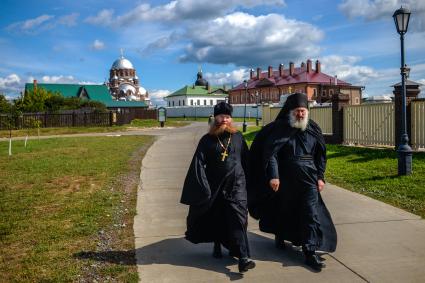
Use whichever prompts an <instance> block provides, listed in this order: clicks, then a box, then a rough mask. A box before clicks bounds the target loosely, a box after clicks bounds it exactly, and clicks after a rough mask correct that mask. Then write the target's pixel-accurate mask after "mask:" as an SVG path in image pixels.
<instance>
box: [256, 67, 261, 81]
mask: <svg viewBox="0 0 425 283" xmlns="http://www.w3.org/2000/svg"><path fill="white" fill-rule="evenodd" d="M260 78H261V68H260V67H258V68H257V80H259V79H260Z"/></svg>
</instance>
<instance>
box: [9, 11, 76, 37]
mask: <svg viewBox="0 0 425 283" xmlns="http://www.w3.org/2000/svg"><path fill="white" fill-rule="evenodd" d="M78 16H79V14H78V13H72V14H69V15H64V16H61V17H59V18H57V19H56V16H53V15H46V14H45V15H41V16H38V17H36V18H34V19H29V20H25V21H21V22H16V23H12V24H10V25H9V26H7V27H6V30H8V31H12V32H22V33H26V34H38V33H40V32H41V31H45V30H49V29H53V28H55V27H56V26H58V25H64V26H68V27H71V26H75V25H76V24H77V18H78Z"/></svg>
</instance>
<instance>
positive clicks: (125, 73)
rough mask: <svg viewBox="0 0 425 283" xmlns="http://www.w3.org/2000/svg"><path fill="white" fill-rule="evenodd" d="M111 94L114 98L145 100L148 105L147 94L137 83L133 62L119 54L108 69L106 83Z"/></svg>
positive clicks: (137, 78)
mask: <svg viewBox="0 0 425 283" xmlns="http://www.w3.org/2000/svg"><path fill="white" fill-rule="evenodd" d="M106 84H107V86H108V87H109V91H110V93H111V95H112V96H113V97H114V99H116V100H124V101H145V102H146V103H147V104H148V105H149V94H148V92H147V91H146V89H144V88H143V87H142V86H140V85H139V77H138V76H137V75H136V70H135V69H134V67H133V64H132V63H131V62H130V61H129V60H128V59H126V58H124V56H123V55H122V54H121V57H120V58H118V59H117V60H115V61H114V63H113V64H112V67H111V69H110V70H109V81H108V82H107V83H106Z"/></svg>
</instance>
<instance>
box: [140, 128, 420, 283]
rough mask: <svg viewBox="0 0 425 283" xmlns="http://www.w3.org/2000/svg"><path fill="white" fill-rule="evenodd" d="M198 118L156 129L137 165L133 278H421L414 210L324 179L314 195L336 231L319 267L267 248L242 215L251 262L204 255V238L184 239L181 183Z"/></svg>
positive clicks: (268, 238) (294, 251) (266, 238)
mask: <svg viewBox="0 0 425 283" xmlns="http://www.w3.org/2000/svg"><path fill="white" fill-rule="evenodd" d="M205 131H206V129H205V124H204V123H197V124H192V125H190V126H188V127H185V128H184V130H183V129H174V130H172V131H171V130H170V131H161V132H160V133H161V136H160V137H158V140H157V141H156V142H155V144H154V145H153V146H152V147H151V148H150V149H149V151H148V152H147V155H146V156H145V158H144V160H143V164H142V170H141V179H142V181H141V184H140V188H139V192H138V202H137V211H138V215H136V217H135V223H134V231H135V236H136V257H137V263H138V270H139V275H140V279H141V282H229V281H234V280H241V282H313V281H314V282H316V281H317V282H425V280H424V279H425V241H423V239H425V221H424V220H422V219H421V218H420V217H419V216H416V215H413V214H411V213H408V212H405V211H403V210H401V209H398V208H395V207H392V206H390V205H387V204H384V203H381V202H379V201H376V200H373V199H370V198H368V197H365V196H363V195H360V194H356V193H353V192H350V191H347V190H344V189H342V188H338V187H336V186H333V185H332V184H327V188H326V189H325V191H324V192H323V193H322V196H323V198H324V200H325V202H326V204H327V206H328V208H329V210H330V212H331V214H332V216H333V219H334V221H335V223H336V228H337V231H338V238H339V242H338V248H337V251H336V252H335V253H332V254H323V255H322V257H323V258H324V259H325V260H326V261H325V262H326V264H327V267H326V268H325V269H324V270H323V271H322V272H320V273H316V272H313V271H312V270H310V269H309V268H307V267H306V266H305V265H304V264H303V256H302V253H301V251H300V250H299V249H298V248H290V249H287V250H285V251H281V250H277V249H275V248H274V244H273V239H272V235H269V234H265V233H262V232H260V231H259V230H258V222H257V221H255V220H254V219H252V218H250V219H249V225H248V230H249V235H248V237H249V241H250V246H251V252H252V257H253V259H254V260H255V261H256V263H257V267H256V268H255V269H254V270H252V271H249V272H247V273H246V274H244V275H241V274H239V273H238V272H237V261H236V260H235V259H232V258H230V257H228V256H226V257H224V258H223V259H221V260H217V259H214V258H212V257H211V249H212V245H211V244H199V245H194V244H191V243H189V242H188V241H186V240H185V239H184V231H185V228H186V227H185V217H186V215H187V210H188V207H187V206H184V205H181V204H180V203H179V198H180V194H181V187H182V184H183V181H184V177H185V176H186V172H187V168H188V166H189V163H190V160H191V158H192V155H193V152H194V151H195V148H196V146H197V144H198V141H199V138H200V137H201V136H202V135H203V134H204V133H205Z"/></svg>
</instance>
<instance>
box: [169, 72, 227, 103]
mask: <svg viewBox="0 0 425 283" xmlns="http://www.w3.org/2000/svg"><path fill="white" fill-rule="evenodd" d="M227 96H228V94H227V91H226V87H225V86H223V87H217V86H211V85H210V84H209V83H208V81H207V80H205V79H204V78H203V77H202V70H199V72H198V74H197V79H196V81H195V83H194V84H193V85H192V86H189V85H186V86H184V87H182V88H181V89H179V90H177V91H175V92H173V93H172V94H170V95H168V96H166V97H165V98H164V100H165V101H166V102H167V106H168V107H178V106H213V105H216V104H217V103H218V102H220V101H225V100H226V98H227Z"/></svg>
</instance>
